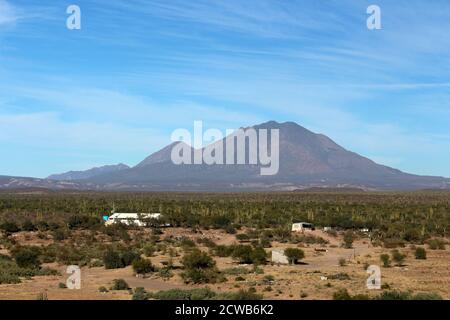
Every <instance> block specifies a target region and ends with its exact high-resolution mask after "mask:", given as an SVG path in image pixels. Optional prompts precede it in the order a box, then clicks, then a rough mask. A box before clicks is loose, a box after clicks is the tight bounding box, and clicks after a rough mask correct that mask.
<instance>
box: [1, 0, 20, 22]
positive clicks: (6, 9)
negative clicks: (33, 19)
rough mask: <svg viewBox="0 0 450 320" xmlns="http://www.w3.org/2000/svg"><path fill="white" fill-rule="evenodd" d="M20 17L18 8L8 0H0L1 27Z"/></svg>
mask: <svg viewBox="0 0 450 320" xmlns="http://www.w3.org/2000/svg"><path fill="white" fill-rule="evenodd" d="M18 18H19V16H18V14H17V11H16V9H15V8H14V7H13V6H12V5H11V4H10V3H9V2H7V1H6V0H0V27H1V26H4V25H9V24H13V23H15V22H16V21H17V19H18Z"/></svg>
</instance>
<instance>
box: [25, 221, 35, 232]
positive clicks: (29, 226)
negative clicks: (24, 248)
mask: <svg viewBox="0 0 450 320" xmlns="http://www.w3.org/2000/svg"><path fill="white" fill-rule="evenodd" d="M22 230H23V231H36V230H37V228H36V226H35V225H34V224H33V222H31V220H30V219H27V220H25V222H24V223H23V224H22Z"/></svg>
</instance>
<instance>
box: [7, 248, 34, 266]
mask: <svg viewBox="0 0 450 320" xmlns="http://www.w3.org/2000/svg"><path fill="white" fill-rule="evenodd" d="M12 254H13V257H14V260H15V261H16V263H17V265H18V266H19V267H20V268H32V269H33V268H35V269H37V268H39V267H40V266H41V262H40V260H39V254H40V251H39V248H37V247H21V248H18V249H16V250H14V251H13V253H12Z"/></svg>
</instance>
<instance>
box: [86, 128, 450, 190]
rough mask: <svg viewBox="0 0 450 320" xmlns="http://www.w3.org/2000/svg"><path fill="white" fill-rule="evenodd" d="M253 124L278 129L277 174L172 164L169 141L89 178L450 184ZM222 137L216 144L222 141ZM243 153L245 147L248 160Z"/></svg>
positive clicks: (113, 183) (254, 184)
mask: <svg viewBox="0 0 450 320" xmlns="http://www.w3.org/2000/svg"><path fill="white" fill-rule="evenodd" d="M252 128H255V129H257V130H259V129H267V130H268V131H269V130H270V129H279V132H280V152H279V154H280V168H279V172H278V174H276V175H273V176H262V175H261V174H260V169H261V166H260V165H206V164H201V165H186V164H182V165H175V164H173V163H172V161H171V157H170V155H171V151H172V148H173V147H174V146H176V145H177V143H173V144H171V145H169V146H167V147H165V148H163V149H162V150H160V151H158V152H156V153H154V154H152V155H150V156H149V157H147V158H146V159H145V160H143V161H142V162H141V163H139V164H138V165H137V166H135V167H133V168H130V169H127V170H122V171H120V172H116V173H113V174H107V175H99V176H97V177H95V178H93V179H89V181H90V182H91V183H94V184H95V183H96V184H100V185H102V186H103V187H104V188H106V189H127V190H179V191H185V190H190V191H239V190H298V189H305V188H313V187H326V188H363V189H388V190H394V189H445V188H449V187H450V179H446V178H442V177H427V176H417V175H412V174H407V173H404V172H401V171H400V170H397V169H393V168H390V167H387V166H383V165H379V164H377V163H375V162H373V161H372V160H370V159H368V158H365V157H363V156H360V155H358V154H356V153H354V152H351V151H348V150H346V149H344V148H343V147H341V146H339V145H338V144H337V143H335V142H334V141H333V140H331V139H330V138H328V137H326V136H325V135H322V134H316V133H313V132H311V131H309V130H307V129H305V128H303V127H302V126H300V125H298V124H296V123H293V122H285V123H278V122H275V121H270V122H266V123H263V124H260V125H257V126H254V127H252ZM247 129H248V128H247ZM226 139H227V138H224V139H223V140H222V141H219V142H216V144H217V143H223V144H224V145H225V141H226ZM226 151H227V150H225V152H224V153H225V154H226ZM189 152H190V153H191V155H192V154H193V153H194V150H193V149H192V148H189ZM248 155H249V149H248V146H247V148H246V156H247V158H248ZM224 157H225V156H224Z"/></svg>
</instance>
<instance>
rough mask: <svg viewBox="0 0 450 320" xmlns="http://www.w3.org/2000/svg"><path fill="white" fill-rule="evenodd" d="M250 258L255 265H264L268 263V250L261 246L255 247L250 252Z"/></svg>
mask: <svg viewBox="0 0 450 320" xmlns="http://www.w3.org/2000/svg"><path fill="white" fill-rule="evenodd" d="M250 259H251V260H252V263H253V264H254V265H263V264H266V263H267V252H266V250H264V249H263V248H261V247H257V248H254V249H253V250H252V252H251V254H250Z"/></svg>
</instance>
